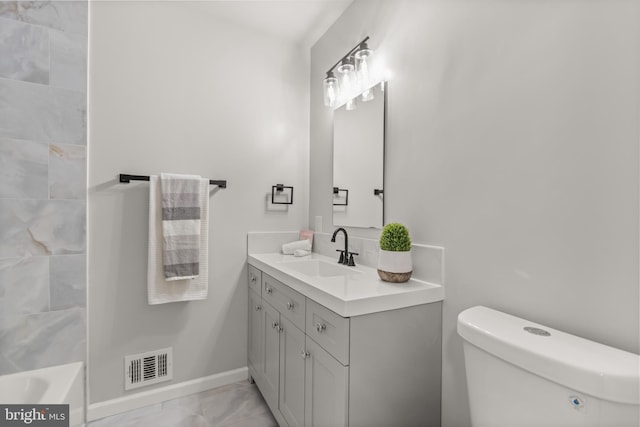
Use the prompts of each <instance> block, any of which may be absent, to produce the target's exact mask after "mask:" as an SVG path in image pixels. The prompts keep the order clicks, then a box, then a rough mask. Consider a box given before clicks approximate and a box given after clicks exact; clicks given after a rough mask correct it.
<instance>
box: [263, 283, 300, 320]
mask: <svg viewBox="0 0 640 427" xmlns="http://www.w3.org/2000/svg"><path fill="white" fill-rule="evenodd" d="M262 298H264V300H265V301H267V302H268V303H269V304H271V305H272V306H273V307H275V308H276V310H278V311H279V312H280V313H281V314H282V315H283V316H285V317H286V318H287V319H289V320H290V321H291V322H292V323H293V324H294V325H296V326H297V327H298V328H300V330H302V331H304V321H305V297H304V295H302V294H301V293H298V292H296V291H294V290H293V289H291V288H290V287H288V286H287V285H285V284H283V283H282V282H280V281H278V280H276V279H274V278H273V277H271V276H269V275H268V274H265V273H263V274H262Z"/></svg>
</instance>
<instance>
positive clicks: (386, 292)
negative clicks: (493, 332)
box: [248, 253, 444, 317]
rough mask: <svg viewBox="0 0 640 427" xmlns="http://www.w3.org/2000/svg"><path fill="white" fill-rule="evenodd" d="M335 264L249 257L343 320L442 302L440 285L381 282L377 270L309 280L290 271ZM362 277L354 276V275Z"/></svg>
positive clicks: (277, 256) (275, 255) (272, 255)
mask: <svg viewBox="0 0 640 427" xmlns="http://www.w3.org/2000/svg"><path fill="white" fill-rule="evenodd" d="M313 259H316V260H321V261H326V262H330V263H336V260H335V259H333V258H329V257H326V256H324V255H320V254H317V253H312V254H311V255H309V256H305V257H294V256H293V255H282V254H280V253H267V254H249V255H248V261H249V264H250V265H252V266H254V267H256V268H258V269H260V270H262V271H263V272H265V273H267V274H268V275H270V276H272V277H273V278H275V279H277V280H280V281H281V282H283V283H284V284H285V285H287V286H289V287H291V288H292V289H295V290H296V291H298V292H300V293H301V294H303V295H304V296H306V297H308V298H311V299H312V300H314V301H315V302H317V303H318V304H321V305H323V306H325V307H327V308H328V309H330V310H332V311H334V312H336V313H338V314H339V315H340V316H342V317H352V316H359V315H363V314H369V313H376V312H380V311H386V310H394V309H398V308H404V307H411V306H415V305H421V304H428V303H433V302H438V301H442V300H443V299H444V288H443V287H442V286H440V285H436V284H432V283H427V282H423V281H420V280H415V279H411V280H409V281H408V282H406V283H388V282H384V281H382V280H380V278H379V277H378V272H377V271H376V269H374V268H370V267H366V266H360V265H356V266H355V267H345V268H347V269H353V270H354V274H349V275H346V276H333V277H319V276H308V275H306V274H303V273H300V272H298V271H295V270H294V269H292V268H290V265H291V263H294V262H304V261H308V260H313ZM356 271H357V272H359V273H355V272H356Z"/></svg>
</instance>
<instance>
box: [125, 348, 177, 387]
mask: <svg viewBox="0 0 640 427" xmlns="http://www.w3.org/2000/svg"><path fill="white" fill-rule="evenodd" d="M172 367H173V357H172V353H171V347H168V348H163V349H161V350H155V351H149V352H147V353H140V354H131V355H129V356H125V357H124V389H125V390H132V389H134V388H138V387H144V386H147V385H151V384H157V383H159V382H162V381H169V380H171V379H173V368H172Z"/></svg>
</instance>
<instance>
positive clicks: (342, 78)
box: [337, 58, 356, 97]
mask: <svg viewBox="0 0 640 427" xmlns="http://www.w3.org/2000/svg"><path fill="white" fill-rule="evenodd" d="M337 71H338V79H339V82H340V95H341V96H346V97H348V96H350V94H351V93H352V92H353V91H354V90H355V89H356V88H355V84H356V82H355V66H354V65H353V60H352V59H351V58H347V59H345V60H344V61H343V62H342V64H340V66H339V67H338V68H337Z"/></svg>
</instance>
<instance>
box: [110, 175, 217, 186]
mask: <svg viewBox="0 0 640 427" xmlns="http://www.w3.org/2000/svg"><path fill="white" fill-rule="evenodd" d="M149 180H150V178H149V175H128V174H124V173H121V174H120V182H122V183H125V184H128V183H130V182H131V181H149ZM209 185H217V186H218V187H220V188H227V181H226V180H219V179H210V180H209Z"/></svg>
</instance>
